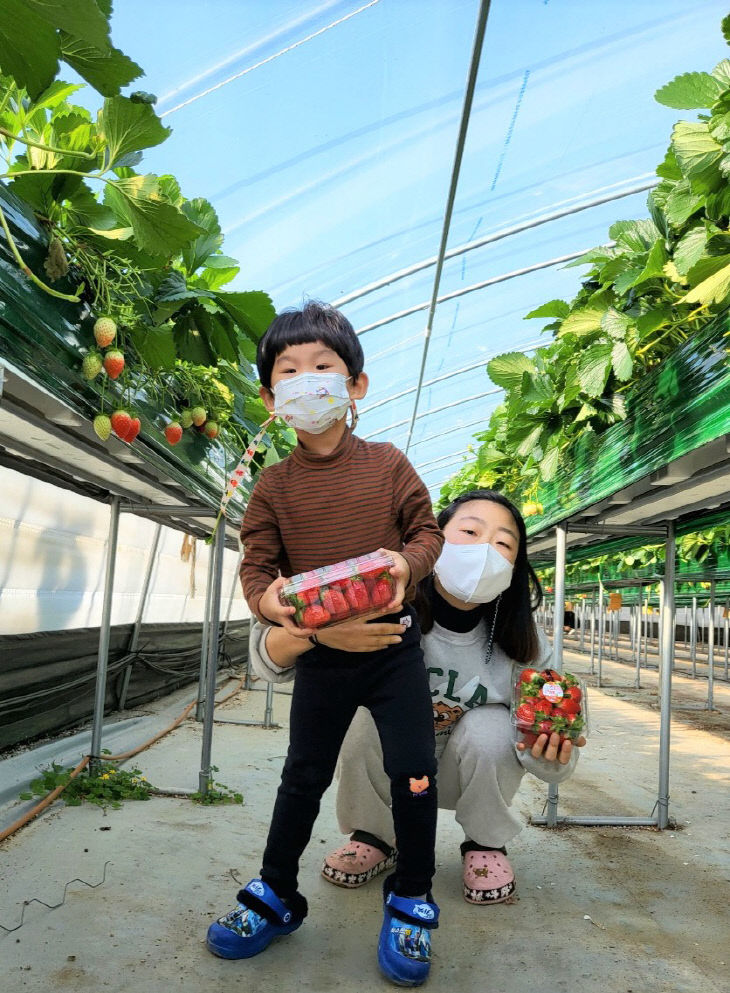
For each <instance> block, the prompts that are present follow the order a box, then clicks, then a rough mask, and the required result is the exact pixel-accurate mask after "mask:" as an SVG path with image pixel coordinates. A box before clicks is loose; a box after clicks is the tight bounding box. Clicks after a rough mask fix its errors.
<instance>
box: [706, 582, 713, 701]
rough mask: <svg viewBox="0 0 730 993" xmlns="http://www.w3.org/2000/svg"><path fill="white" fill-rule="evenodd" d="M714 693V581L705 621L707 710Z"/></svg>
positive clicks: (711, 584) (711, 585)
mask: <svg viewBox="0 0 730 993" xmlns="http://www.w3.org/2000/svg"><path fill="white" fill-rule="evenodd" d="M714 692H715V580H714V579H711V580H710V609H709V614H708V621H707V709H708V710H713V709H714V704H715V700H714Z"/></svg>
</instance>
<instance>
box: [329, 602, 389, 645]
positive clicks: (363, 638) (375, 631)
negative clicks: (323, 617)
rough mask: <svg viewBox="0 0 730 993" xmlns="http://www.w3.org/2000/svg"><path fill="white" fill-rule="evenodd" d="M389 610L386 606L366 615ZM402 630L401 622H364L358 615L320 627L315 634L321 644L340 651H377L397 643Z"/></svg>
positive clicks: (373, 615)
mask: <svg viewBox="0 0 730 993" xmlns="http://www.w3.org/2000/svg"><path fill="white" fill-rule="evenodd" d="M389 612H390V606H387V607H384V608H382V610H380V611H379V612H378V614H370V615H368V616H370V617H377V616H382V615H383V614H384V613H389ZM404 631H405V628H404V627H403V625H402V624H377V623H373V624H366V623H365V618H364V617H358V618H353V619H352V620H350V621H342V622H341V623H339V624H335V625H333V626H332V627H327V628H322V629H321V630H320V631H317V632H316V635H317V641H319V642H321V644H323V645H326V646H327V647H328V648H336V649H338V650H339V651H341V652H377V651H379V650H380V649H381V648H387V647H388V645H397V644H399V642H401V641H402V640H403V639H402V635H403V632H404Z"/></svg>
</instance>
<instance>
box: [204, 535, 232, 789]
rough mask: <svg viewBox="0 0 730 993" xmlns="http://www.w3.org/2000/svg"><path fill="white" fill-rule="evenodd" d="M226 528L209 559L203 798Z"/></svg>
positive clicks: (207, 776)
mask: <svg viewBox="0 0 730 993" xmlns="http://www.w3.org/2000/svg"><path fill="white" fill-rule="evenodd" d="M225 541H226V529H225V528H222V527H219V528H218V529H217V530H216V533H215V539H214V542H213V547H212V548H211V559H212V560H213V563H214V564H213V568H212V569H211V570H210V574H211V576H212V581H213V582H212V590H211V595H210V597H209V600H210V618H209V621H208V659H207V665H206V674H207V681H206V691H205V715H204V719H203V747H202V752H201V758H200V773H199V775H198V789H199V791H200V793H201V794H202V795H203V796H205V794H206V793H207V792H208V788H209V786H210V781H211V768H210V767H211V762H210V757H211V751H212V745H213V711H214V710H215V681H216V676H217V669H218V636H219V634H220V616H221V586H222V583H223V551H224V549H225Z"/></svg>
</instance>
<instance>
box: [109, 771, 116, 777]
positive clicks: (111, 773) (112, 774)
mask: <svg viewBox="0 0 730 993" xmlns="http://www.w3.org/2000/svg"><path fill="white" fill-rule="evenodd" d="M116 771H117V770H116V769H110V770H109V775H110V776H114V775H115V774H116Z"/></svg>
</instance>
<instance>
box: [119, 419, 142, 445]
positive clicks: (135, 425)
mask: <svg viewBox="0 0 730 993" xmlns="http://www.w3.org/2000/svg"><path fill="white" fill-rule="evenodd" d="M141 430H142V422H141V421H140V419H139V417H132V418H131V422H130V425H129V431H127V434H126V435H125V437H124V438H122V441H128V442H130V443H131V442H133V441H134V439H135V438H136V437H137V435H138V434H139V432H140V431H141Z"/></svg>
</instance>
